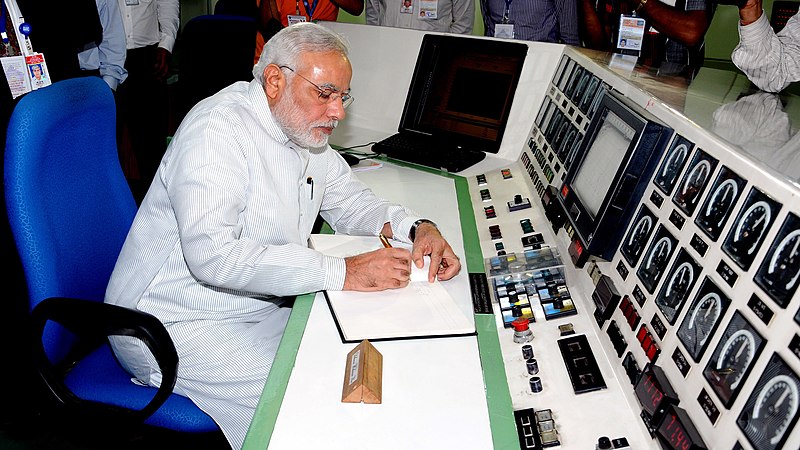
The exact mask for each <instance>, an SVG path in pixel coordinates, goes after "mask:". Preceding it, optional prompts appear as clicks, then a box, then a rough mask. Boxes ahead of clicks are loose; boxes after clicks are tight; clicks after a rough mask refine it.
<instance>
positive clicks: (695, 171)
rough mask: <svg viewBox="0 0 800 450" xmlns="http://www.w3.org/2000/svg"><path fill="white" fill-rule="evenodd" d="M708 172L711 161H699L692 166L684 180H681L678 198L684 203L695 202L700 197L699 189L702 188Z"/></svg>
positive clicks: (709, 171) (709, 172)
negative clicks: (681, 184)
mask: <svg viewBox="0 0 800 450" xmlns="http://www.w3.org/2000/svg"><path fill="white" fill-rule="evenodd" d="M710 174H711V163H709V162H708V161H700V163H698V164H697V165H695V166H694V167H692V170H691V172H689V174H688V175H687V176H686V181H684V182H683V187H682V188H681V192H680V198H681V199H682V200H683V203H684V204H686V205H689V204H694V203H697V199H699V198H700V191H701V190H702V189H703V185H704V184H705V182H706V180H707V179H708V176H709V175H710Z"/></svg>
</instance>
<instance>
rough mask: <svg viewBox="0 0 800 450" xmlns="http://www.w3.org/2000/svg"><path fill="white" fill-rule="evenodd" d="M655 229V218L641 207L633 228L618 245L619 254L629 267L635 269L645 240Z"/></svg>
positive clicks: (645, 242)
mask: <svg viewBox="0 0 800 450" xmlns="http://www.w3.org/2000/svg"><path fill="white" fill-rule="evenodd" d="M655 228H656V217H655V215H653V213H652V212H650V210H649V209H647V207H646V206H644V205H642V208H641V209H640V210H639V214H637V215H636V219H635V220H634V221H633V226H631V228H630V229H629V230H628V235H627V236H625V239H624V240H623V241H622V244H621V245H620V252H621V253H622V256H623V257H624V258H625V260H626V261H627V262H628V264H630V266H631V267H635V266H636V263H638V262H639V258H640V257H641V256H642V252H643V251H644V246H645V245H647V240H648V239H650V235H651V234H653V230H655Z"/></svg>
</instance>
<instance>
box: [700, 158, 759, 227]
mask: <svg viewBox="0 0 800 450" xmlns="http://www.w3.org/2000/svg"><path fill="white" fill-rule="evenodd" d="M745 184H747V182H746V181H745V180H744V179H743V178H742V177H740V176H739V175H736V173H734V172H733V171H732V170H730V169H728V168H727V167H725V166H723V167H722V168H721V169H720V171H719V175H717V179H716V180H715V181H714V185H713V186H712V187H711V192H710V193H709V194H708V197H706V200H705V202H704V203H703V206H702V207H701V208H700V211H698V212H697V217H695V219H694V222H695V223H696V224H697V226H698V227H700V229H701V230H703V233H705V234H706V235H707V236H708V237H710V238H711V239H712V240H714V241H716V240H717V239H719V235H720V232H721V231H722V229H723V228H724V227H725V223H726V222H727V221H728V218H729V217H730V216H731V213H733V207H734V206H735V205H736V201H737V200H739V196H740V195H741V193H742V190H744V186H745Z"/></svg>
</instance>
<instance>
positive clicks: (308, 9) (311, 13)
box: [303, 0, 319, 21]
mask: <svg viewBox="0 0 800 450" xmlns="http://www.w3.org/2000/svg"><path fill="white" fill-rule="evenodd" d="M318 1H319V0H314V2H313V3H311V6H309V5H308V0H303V6H305V7H306V12H307V13H308V20H309V21H311V19H312V18H313V17H314V11H315V10H316V9H317V2H318Z"/></svg>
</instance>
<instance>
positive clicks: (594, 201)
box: [572, 111, 636, 218]
mask: <svg viewBox="0 0 800 450" xmlns="http://www.w3.org/2000/svg"><path fill="white" fill-rule="evenodd" d="M635 133H636V132H635V130H634V129H633V128H632V127H630V126H629V125H628V124H626V123H625V122H623V121H622V119H620V118H619V116H617V115H616V114H614V113H613V112H611V111H609V112H608V115H607V116H606V119H605V121H604V122H603V125H602V126H601V127H600V131H598V132H597V135H596V136H595V139H594V142H592V146H591V147H589V150H588V151H587V152H586V156H585V158H584V160H583V163H582V164H581V167H580V168H579V169H578V172H577V173H576V175H575V180H574V181H573V182H572V190H573V191H574V192H575V195H577V196H578V198H579V199H580V200H581V203H583V206H584V207H585V208H586V210H587V212H588V213H589V214H590V215H591V216H592V217H593V218H594V217H595V216H596V215H597V212H598V211H599V210H600V206H601V205H602V204H603V199H604V198H605V196H606V193H607V192H608V189H609V188H610V187H611V183H612V181H614V176H613V174H616V173H617V170H618V169H619V166H620V164H621V163H622V160H623V158H624V157H625V154H626V152H627V151H628V147H629V146H630V144H631V140H632V139H633V137H634V135H635Z"/></svg>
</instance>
